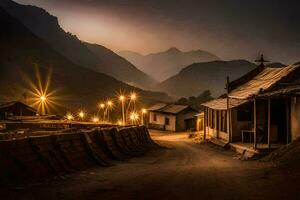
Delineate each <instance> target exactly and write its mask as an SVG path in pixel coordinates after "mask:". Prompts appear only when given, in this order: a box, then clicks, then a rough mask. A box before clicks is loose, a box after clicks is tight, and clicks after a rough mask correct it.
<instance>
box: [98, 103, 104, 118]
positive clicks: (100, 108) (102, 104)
mask: <svg viewBox="0 0 300 200" xmlns="http://www.w3.org/2000/svg"><path fill="white" fill-rule="evenodd" d="M104 108H105V104H104V103H100V104H99V110H98V112H99V111H100V110H103V116H102V121H104V120H105V109H104ZM97 115H98V114H97ZM100 118H101V114H100Z"/></svg>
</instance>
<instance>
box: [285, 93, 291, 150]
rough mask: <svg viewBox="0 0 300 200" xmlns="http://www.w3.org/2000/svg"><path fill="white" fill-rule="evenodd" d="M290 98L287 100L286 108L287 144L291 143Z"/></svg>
mask: <svg viewBox="0 0 300 200" xmlns="http://www.w3.org/2000/svg"><path fill="white" fill-rule="evenodd" d="M289 100H290V99H289V98H287V99H286V101H285V107H286V108H285V109H286V144H289V143H290V125H291V124H290V103H289Z"/></svg>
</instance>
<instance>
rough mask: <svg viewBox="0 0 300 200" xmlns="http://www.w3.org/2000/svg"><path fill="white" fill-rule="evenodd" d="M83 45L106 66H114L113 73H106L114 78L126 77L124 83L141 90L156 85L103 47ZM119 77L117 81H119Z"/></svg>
mask: <svg viewBox="0 0 300 200" xmlns="http://www.w3.org/2000/svg"><path fill="white" fill-rule="evenodd" d="M85 45H86V46H87V47H88V49H89V50H90V51H91V52H93V53H94V54H95V55H96V56H97V57H98V58H99V59H102V60H103V62H104V63H105V65H106V66H114V68H113V72H107V73H109V74H114V75H113V76H114V77H117V76H121V77H126V80H127V81H126V83H128V84H130V85H134V86H137V87H141V88H144V87H146V86H147V88H149V86H154V85H155V84H156V83H157V82H156V81H155V80H154V79H153V78H151V77H150V76H148V75H147V74H145V73H144V72H141V71H140V70H138V69H137V68H136V67H135V66H134V65H133V64H131V63H130V62H128V61H127V60H126V59H125V58H123V57H121V56H119V55H117V54H115V53H114V52H113V51H111V50H109V49H107V48H105V47H104V46H101V45H98V44H89V43H85ZM121 77H120V78H119V79H121ZM123 81H124V80H123Z"/></svg>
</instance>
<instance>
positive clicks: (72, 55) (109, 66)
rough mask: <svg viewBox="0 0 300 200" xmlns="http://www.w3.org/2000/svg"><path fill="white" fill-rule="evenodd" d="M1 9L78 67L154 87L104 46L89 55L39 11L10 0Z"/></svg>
mask: <svg viewBox="0 0 300 200" xmlns="http://www.w3.org/2000/svg"><path fill="white" fill-rule="evenodd" d="M0 6H1V7H3V8H4V9H5V10H6V11H7V12H8V13H9V14H10V15H12V16H14V17H15V18H17V19H18V20H20V21H21V22H22V23H23V24H24V25H25V26H26V27H27V28H28V29H29V30H30V31H31V32H33V33H34V34H35V35H37V36H38V37H40V38H42V39H43V40H45V41H47V42H48V43H49V44H50V45H51V46H52V47H53V48H54V49H55V50H56V51H57V52H59V53H60V54H62V55H63V56H65V57H66V58H68V59H69V60H70V61H72V62H73V63H75V64H77V65H80V66H83V67H86V68H89V69H92V70H94V71H96V72H102V73H105V74H108V75H110V76H113V77H115V78H117V79H118V80H121V81H123V82H126V83H128V84H131V85H133V86H139V87H143V88H149V86H153V85H154V84H155V83H156V82H155V81H154V79H153V78H151V77H150V76H148V75H147V74H145V73H144V72H142V71H140V70H138V69H137V68H136V67H135V66H134V65H132V64H131V63H129V62H128V61H127V60H125V59H123V58H121V57H120V56H118V55H117V54H115V53H114V52H113V51H110V50H108V49H106V48H105V47H103V46H100V45H99V46H98V47H99V48H98V51H96V53H95V51H91V48H90V46H86V44H85V43H84V42H82V41H80V40H79V39H78V38H77V37H76V36H75V35H72V34H71V33H67V32H65V31H64V30H63V29H62V28H61V27H60V25H59V22H58V19H57V17H55V16H52V15H50V14H49V13H48V12H47V11H45V10H44V9H42V8H38V7H35V6H30V5H21V4H18V3H15V2H13V1H11V0H1V1H0ZM92 49H94V50H95V48H92ZM102 53H103V55H102Z"/></svg>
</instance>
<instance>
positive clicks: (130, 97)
mask: <svg viewBox="0 0 300 200" xmlns="http://www.w3.org/2000/svg"><path fill="white" fill-rule="evenodd" d="M136 98H137V97H136V94H135V93H134V92H133V93H131V95H130V96H129V99H130V100H129V103H128V105H127V108H126V116H128V112H129V109H130V106H131V103H133V111H132V112H135V101H136ZM130 118H131V117H130Z"/></svg>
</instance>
